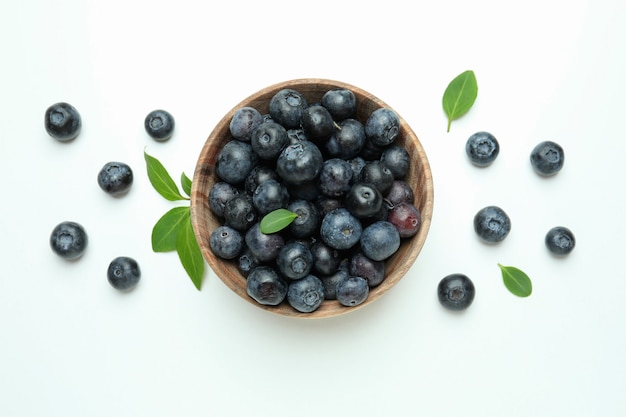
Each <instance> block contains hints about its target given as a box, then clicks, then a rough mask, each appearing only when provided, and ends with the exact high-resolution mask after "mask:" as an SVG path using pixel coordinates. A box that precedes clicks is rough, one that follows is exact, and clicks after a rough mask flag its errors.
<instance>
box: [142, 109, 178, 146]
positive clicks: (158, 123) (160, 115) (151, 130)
mask: <svg viewBox="0 0 626 417" xmlns="http://www.w3.org/2000/svg"><path fill="white" fill-rule="evenodd" d="M143 124H144V128H145V129H146V132H147V133H148V135H149V136H150V137H151V138H152V139H154V140H156V141H159V142H163V141H166V140H168V139H169V138H171V137H172V134H173V133H174V125H175V122H174V117H173V116H172V115H171V114H170V113H169V112H167V111H165V110H153V111H151V112H150V113H148V115H147V116H146V118H145V120H144V123H143Z"/></svg>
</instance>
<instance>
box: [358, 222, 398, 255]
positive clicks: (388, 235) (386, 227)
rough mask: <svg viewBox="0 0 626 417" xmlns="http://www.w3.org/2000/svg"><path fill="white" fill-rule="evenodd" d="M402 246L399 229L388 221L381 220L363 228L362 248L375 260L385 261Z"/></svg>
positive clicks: (364, 252)
mask: <svg viewBox="0 0 626 417" xmlns="http://www.w3.org/2000/svg"><path fill="white" fill-rule="evenodd" d="M398 248H400V234H399V233H398V229H396V227H395V226H394V225H393V224H391V223H389V222H388V221H384V220H380V221H377V222H374V223H372V224H371V225H369V226H367V227H366V228H365V229H363V234H362V235H361V250H362V251H363V254H364V255H365V256H367V257H368V258H370V259H372V260H374V261H383V260H385V259H387V258H389V257H390V256H391V255H393V254H394V253H396V251H397V250H398Z"/></svg>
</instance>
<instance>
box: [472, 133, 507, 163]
mask: <svg viewBox="0 0 626 417" xmlns="http://www.w3.org/2000/svg"><path fill="white" fill-rule="evenodd" d="M465 152H466V153H467V156H468V157H469V159H470V161H471V162H472V163H473V164H474V165H476V166H480V167H486V166H488V165H491V163H493V161H495V159H496V158H497V157H498V153H500V145H499V144H498V141H497V140H496V138H495V136H493V135H492V134H491V133H489V132H476V133H474V134H473V135H472V136H470V137H469V138H468V139H467V142H466V143H465Z"/></svg>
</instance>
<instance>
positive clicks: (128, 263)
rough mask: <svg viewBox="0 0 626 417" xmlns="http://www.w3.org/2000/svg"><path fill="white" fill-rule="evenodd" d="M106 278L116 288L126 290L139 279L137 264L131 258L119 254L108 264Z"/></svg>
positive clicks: (132, 286) (139, 272) (139, 273)
mask: <svg viewBox="0 0 626 417" xmlns="http://www.w3.org/2000/svg"><path fill="white" fill-rule="evenodd" d="M107 279H108V281H109V284H111V285H112V286H113V288H115V289H116V290H120V291H128V290H130V289H132V288H134V287H135V286H136V285H137V283H138V282H139V280H140V279H141V271H140V270H139V264H138V263H137V261H136V260H134V259H133V258H129V257H128V256H119V257H117V258H115V259H113V260H112V261H111V263H110V264H109V269H108V270H107Z"/></svg>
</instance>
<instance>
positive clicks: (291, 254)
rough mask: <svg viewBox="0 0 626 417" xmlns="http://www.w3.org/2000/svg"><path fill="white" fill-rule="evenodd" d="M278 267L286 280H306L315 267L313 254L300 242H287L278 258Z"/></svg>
mask: <svg viewBox="0 0 626 417" xmlns="http://www.w3.org/2000/svg"><path fill="white" fill-rule="evenodd" d="M276 265H277V266H278V270H279V271H280V273H281V274H282V275H283V276H284V277H286V278H290V279H300V278H304V277H305V276H307V275H308V274H309V272H311V268H312V267H313V254H312V253H311V251H310V250H309V248H307V247H306V246H305V245H304V244H302V243H300V242H295V241H293V242H287V243H286V244H285V245H284V246H283V247H282V248H280V251H279V252H278V256H276Z"/></svg>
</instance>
